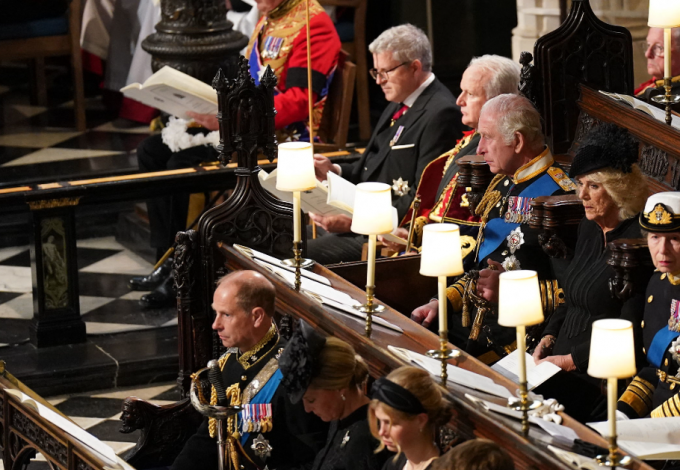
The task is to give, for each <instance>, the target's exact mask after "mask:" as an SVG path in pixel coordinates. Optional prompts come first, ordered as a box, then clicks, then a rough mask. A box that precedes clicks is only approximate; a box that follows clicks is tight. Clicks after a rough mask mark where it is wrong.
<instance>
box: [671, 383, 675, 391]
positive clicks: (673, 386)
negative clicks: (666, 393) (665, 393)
mask: <svg viewBox="0 0 680 470" xmlns="http://www.w3.org/2000/svg"><path fill="white" fill-rule="evenodd" d="M674 388H675V382H673V383H672V384H671V386H670V389H671V390H673V389H674Z"/></svg>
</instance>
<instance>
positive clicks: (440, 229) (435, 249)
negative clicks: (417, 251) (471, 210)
mask: <svg viewBox="0 0 680 470" xmlns="http://www.w3.org/2000/svg"><path fill="white" fill-rule="evenodd" d="M422 246H423V248H422V251H421V258H420V274H422V275H423V276H433V277H436V276H458V275H460V274H463V272H464V270H463V255H462V249H461V246H460V228H459V227H458V225H456V224H429V225H426V226H425V227H424V228H423V243H422Z"/></svg>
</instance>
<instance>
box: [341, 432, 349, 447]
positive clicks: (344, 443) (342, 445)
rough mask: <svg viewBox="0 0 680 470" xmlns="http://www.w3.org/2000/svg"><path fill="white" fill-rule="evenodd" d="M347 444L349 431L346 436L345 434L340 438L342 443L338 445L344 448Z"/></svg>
mask: <svg viewBox="0 0 680 470" xmlns="http://www.w3.org/2000/svg"><path fill="white" fill-rule="evenodd" d="M348 442H349V431H347V434H345V437H343V438H342V442H341V443H340V447H345V446H346V445H347V443H348Z"/></svg>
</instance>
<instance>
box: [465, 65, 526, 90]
mask: <svg viewBox="0 0 680 470" xmlns="http://www.w3.org/2000/svg"><path fill="white" fill-rule="evenodd" d="M472 67H477V68H480V69H482V70H484V71H486V72H488V73H489V74H490V77H491V78H489V81H487V82H486V84H485V85H484V93H485V94H486V99H487V100H488V99H491V98H493V97H494V96H498V95H502V94H504V93H513V94H515V95H516V94H518V93H519V74H520V71H521V70H522V68H521V67H520V65H519V64H518V63H516V62H514V61H512V60H511V59H508V58H507V57H501V56H499V55H492V54H486V55H483V56H481V57H474V58H473V59H472V60H471V61H470V63H469V64H468V66H467V68H472Z"/></svg>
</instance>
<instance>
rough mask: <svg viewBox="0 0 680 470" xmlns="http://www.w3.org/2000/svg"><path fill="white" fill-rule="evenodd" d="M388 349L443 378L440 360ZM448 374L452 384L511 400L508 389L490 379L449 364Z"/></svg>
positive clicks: (406, 360)
mask: <svg viewBox="0 0 680 470" xmlns="http://www.w3.org/2000/svg"><path fill="white" fill-rule="evenodd" d="M387 349H389V351H390V352H392V353H393V354H395V355H396V356H398V357H400V358H401V359H402V360H403V361H405V362H408V363H411V364H413V365H415V366H418V367H420V368H421V369H425V370H426V371H428V372H429V373H430V374H431V375H432V376H434V377H435V378H439V377H441V371H442V365H441V362H439V361H438V360H436V359H432V358H431V357H427V356H424V355H422V354H418V353H417V352H414V351H411V350H409V349H404V348H398V347H396V346H387ZM446 373H447V374H448V376H449V377H448V382H451V383H452V384H456V385H463V386H464V387H468V388H472V389H474V390H480V391H482V392H486V393H488V394H490V395H495V396H497V397H501V398H509V397H511V396H512V394H511V393H510V392H509V391H508V389H507V388H505V387H503V386H502V385H498V384H497V383H496V382H494V381H493V380H492V379H490V378H489V377H485V376H483V375H479V374H476V373H474V372H470V371H469V370H466V369H462V368H460V367H456V366H454V365H452V364H448V367H447V369H446Z"/></svg>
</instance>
